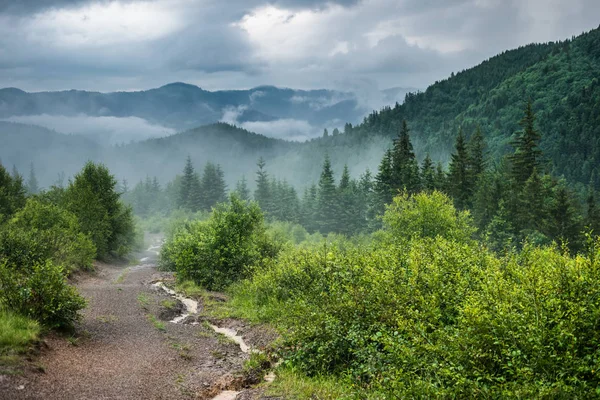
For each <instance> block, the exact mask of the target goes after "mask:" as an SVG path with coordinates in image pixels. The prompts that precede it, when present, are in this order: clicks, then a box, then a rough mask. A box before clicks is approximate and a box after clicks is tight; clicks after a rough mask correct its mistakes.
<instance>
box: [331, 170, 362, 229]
mask: <svg viewBox="0 0 600 400" xmlns="http://www.w3.org/2000/svg"><path fill="white" fill-rule="evenodd" d="M355 189H356V184H355V183H354V182H353V181H351V179H350V171H349V170H348V165H344V171H343V172H342V177H341V178H340V184H339V186H338V217H337V219H338V224H337V229H336V231H337V232H341V233H344V234H346V235H351V234H352V233H353V232H354V230H355V228H356V227H355V225H356V224H355V220H356V218H358V216H357V215H356V212H357V210H356V208H355V196H356V190H355Z"/></svg>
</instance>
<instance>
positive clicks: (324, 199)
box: [318, 155, 338, 233]
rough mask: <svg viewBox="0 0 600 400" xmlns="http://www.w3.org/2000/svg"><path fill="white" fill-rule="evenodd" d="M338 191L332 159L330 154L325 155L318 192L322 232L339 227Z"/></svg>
mask: <svg viewBox="0 0 600 400" xmlns="http://www.w3.org/2000/svg"><path fill="white" fill-rule="evenodd" d="M336 192H337V188H336V187H335V179H334V178H333V170H332V169H331V161H330V160H329V156H328V155H325V161H324V162H323V170H322V172H321V178H320V179H319V192H318V225H319V230H320V231H321V233H329V232H333V231H335V229H336V227H337V215H338V212H337V211H338V204H337V196H336Z"/></svg>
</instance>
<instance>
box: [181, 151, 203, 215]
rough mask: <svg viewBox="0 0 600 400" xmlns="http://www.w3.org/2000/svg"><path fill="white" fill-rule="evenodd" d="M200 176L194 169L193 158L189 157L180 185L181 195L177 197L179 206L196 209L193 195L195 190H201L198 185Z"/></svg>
mask: <svg viewBox="0 0 600 400" xmlns="http://www.w3.org/2000/svg"><path fill="white" fill-rule="evenodd" d="M197 180H198V177H197V175H196V172H195V171H194V165H193V164H192V158H191V157H190V156H188V157H187V159H186V161H185V167H184V168H183V176H182V177H181V184H180V186H179V195H178V197H177V207H179V208H185V209H188V210H192V211H195V210H194V208H195V207H194V206H195V205H194V204H193V201H192V195H193V194H194V191H197V190H199V185H197V186H198V187H195V186H196V183H197Z"/></svg>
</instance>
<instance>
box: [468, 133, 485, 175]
mask: <svg viewBox="0 0 600 400" xmlns="http://www.w3.org/2000/svg"><path fill="white" fill-rule="evenodd" d="M468 147H469V148H468V151H469V176H470V178H471V179H472V181H473V182H477V181H478V180H479V178H480V176H481V174H483V172H484V171H485V164H486V161H485V142H484V139H483V134H482V133H481V128H480V127H479V126H478V127H477V129H476V130H475V133H474V134H473V136H471V139H470V140H469V146H468Z"/></svg>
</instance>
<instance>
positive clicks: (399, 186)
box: [391, 120, 420, 193]
mask: <svg viewBox="0 0 600 400" xmlns="http://www.w3.org/2000/svg"><path fill="white" fill-rule="evenodd" d="M391 161H392V171H393V172H392V183H391V186H392V189H393V190H394V191H395V192H397V191H399V190H404V189H406V190H407V191H408V192H409V193H415V192H417V191H418V190H419V189H420V179H419V165H418V163H417V159H416V157H415V153H414V151H413V145H412V143H411V141H410V131H409V129H408V124H407V123H406V120H403V121H402V129H401V130H400V134H399V136H398V138H397V139H396V140H394V147H393V150H392V160H391Z"/></svg>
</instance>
